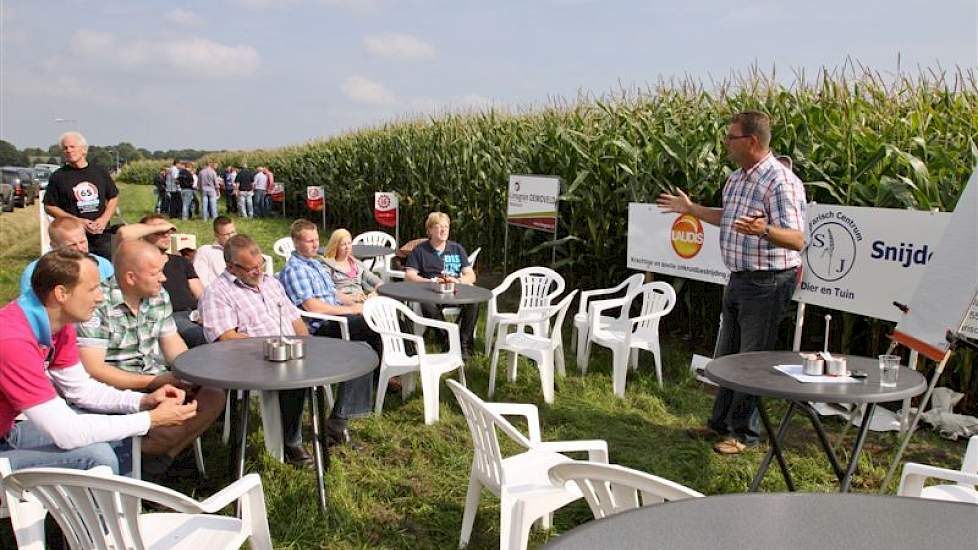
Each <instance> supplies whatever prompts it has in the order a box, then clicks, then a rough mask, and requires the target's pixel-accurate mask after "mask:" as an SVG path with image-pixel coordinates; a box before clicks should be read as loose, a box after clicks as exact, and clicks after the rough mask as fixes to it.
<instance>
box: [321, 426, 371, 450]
mask: <svg viewBox="0 0 978 550" xmlns="http://www.w3.org/2000/svg"><path fill="white" fill-rule="evenodd" d="M325 428H326V430H325V431H326V433H325V436H326V444H327V445H329V446H330V447H333V446H337V445H342V446H345V447H349V448H350V449H353V450H354V451H357V452H360V451H363V450H366V448H367V446H366V445H364V444H363V443H360V442H358V441H354V439H353V438H352V437H350V430H348V429H347V428H346V427H345V426H344V427H342V428H340V427H337V426H336V425H335V424H331V423H329V422H327V423H326V426H325Z"/></svg>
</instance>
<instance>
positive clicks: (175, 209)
mask: <svg viewBox="0 0 978 550" xmlns="http://www.w3.org/2000/svg"><path fill="white" fill-rule="evenodd" d="M182 210H183V197H181V195H180V191H171V192H170V217H171V218H179V217H180V215H181V214H182Z"/></svg>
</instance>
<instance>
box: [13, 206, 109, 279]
mask: <svg viewBox="0 0 978 550" xmlns="http://www.w3.org/2000/svg"><path fill="white" fill-rule="evenodd" d="M48 237H50V238H51V249H52V250H54V249H58V248H74V249H75V250H78V251H80V252H82V253H84V254H88V255H89V256H91V257H92V259H94V260H95V261H96V262H98V274H99V279H101V280H103V281H104V280H105V279H108V278H109V277H111V276H112V273H114V272H113V270H112V262H110V261H108V260H106V259H105V258H103V257H101V256H98V255H95V254H91V253H90V252H89V251H88V236H87V234H86V233H85V224H84V222H82V221H81V220H79V219H78V218H70V217H64V218H55V219H54V221H52V222H51V225H49V226H48ZM37 262H38V260H34V261H33V262H31V263H29V264H27V267H26V268H24V273H23V274H22V275H21V276H20V293H21V294H23V293H25V292H27V291H28V290H30V289H31V275H33V274H34V267H35V266H37Z"/></svg>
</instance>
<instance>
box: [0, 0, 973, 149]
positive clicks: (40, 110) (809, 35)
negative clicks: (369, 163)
mask: <svg viewBox="0 0 978 550" xmlns="http://www.w3.org/2000/svg"><path fill="white" fill-rule="evenodd" d="M976 4H978V3H976V0H930V1H927V2H924V1H917V0H890V1H882V0H865V1H863V0H847V1H840V0H819V1H817V2H813V1H811V0H809V1H796V0H783V1H780V2H779V1H774V0H763V1H760V0H758V1H751V0H741V1H739V2H738V1H732V0H728V1H715V0H702V1H695V0H690V1H689V2H686V3H677V2H669V3H665V2H653V1H632V0H621V1H615V0H526V1H523V2H519V1H509V0H497V1H481V2H479V1H470V0H455V1H449V0H212V1H198V2H189V1H187V2H181V1H179V0H175V1H156V0H143V1H139V2H137V1H124V0H97V1H96V0H50V1H43V0H42V1H29V0H0V6H2V7H0V47H2V49H0V77H2V84H0V137H2V139H5V140H7V141H10V142H12V143H14V144H15V145H16V146H18V147H20V148H23V147H28V146H42V147H46V146H48V145H50V144H51V143H54V142H55V141H56V140H57V137H58V135H59V134H60V133H61V132H62V131H64V130H67V129H70V128H69V127H73V126H78V127H79V128H80V129H81V131H82V132H83V133H85V134H86V136H87V137H88V140H89V142H90V143H93V144H114V143H117V142H119V141H129V142H131V143H133V144H134V145H137V146H141V147H147V148H149V149H169V148H183V147H194V148H203V149H218V148H257V147H276V146H281V145H287V144H294V143H302V142H304V141H307V140H310V139H314V138H317V137H325V136H329V135H334V134H336V133H339V132H343V131H346V130H350V129H356V128H360V127H364V126H368V125H372V124H377V123H379V122H383V121H388V120H395V119H401V118H405V117H411V116H417V115H418V114H423V113H438V112H443V111H444V110H445V109H456V110H458V109H482V108H487V107H488V106H491V105H495V106H499V107H505V108H514V109H524V108H532V107H534V106H541V105H545V104H547V102H548V101H549V100H550V98H554V97H563V98H575V97H577V95H578V93H579V92H581V91H585V92H589V93H591V94H594V95H602V94H606V93H609V92H613V91H615V90H617V89H619V88H620V86H622V85H624V86H626V87H632V86H639V87H642V86H645V85H647V84H652V83H655V82H656V81H657V80H658V79H659V78H667V79H668V78H671V77H683V76H684V75H691V76H693V77H696V78H701V79H704V80H705V81H707V82H708V81H709V79H710V78H711V77H712V78H714V79H720V78H723V77H724V76H727V75H729V74H730V73H731V71H743V70H745V69H747V68H749V67H750V66H751V65H752V64H755V63H756V64H757V65H758V66H760V67H762V68H765V69H768V70H770V68H771V67H772V66H775V67H777V72H778V74H779V75H780V76H782V77H783V79H784V80H787V81H790V79H791V75H792V70H794V69H803V70H805V71H806V72H807V73H808V74H810V75H813V74H814V73H815V71H817V69H818V68H819V67H823V66H824V67H828V68H838V67H839V66H841V65H842V64H843V63H844V62H845V59H846V57H847V56H851V57H852V58H854V59H856V60H858V61H859V62H861V63H862V64H864V65H866V66H868V67H871V68H873V69H874V70H878V71H880V72H881V73H883V74H886V75H892V74H893V73H894V72H895V71H896V69H897V59H898V55H899V56H900V59H901V67H902V69H903V71H904V72H916V70H917V67H918V66H921V67H926V68H936V67H938V66H942V67H945V68H954V67H955V66H961V67H965V68H972V69H973V68H975V67H976V65H978V8H976ZM58 118H62V119H73V120H75V121H77V122H62V123H57V122H55V119H58Z"/></svg>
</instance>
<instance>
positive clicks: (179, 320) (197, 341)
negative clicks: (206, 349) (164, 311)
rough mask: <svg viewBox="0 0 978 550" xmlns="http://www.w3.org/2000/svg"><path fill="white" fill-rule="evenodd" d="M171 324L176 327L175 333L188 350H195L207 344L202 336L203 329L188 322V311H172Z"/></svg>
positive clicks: (205, 338)
mask: <svg viewBox="0 0 978 550" xmlns="http://www.w3.org/2000/svg"><path fill="white" fill-rule="evenodd" d="M173 322H174V323H175V324H176V325H177V333H178V334H180V338H182V339H183V342H184V343H185V344H187V347H188V348H195V347H197V346H202V345H204V344H206V343H207V337H205V336H204V327H202V326H200V325H198V324H197V323H195V322H193V321H191V320H190V312H189V311H174V312H173Z"/></svg>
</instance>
